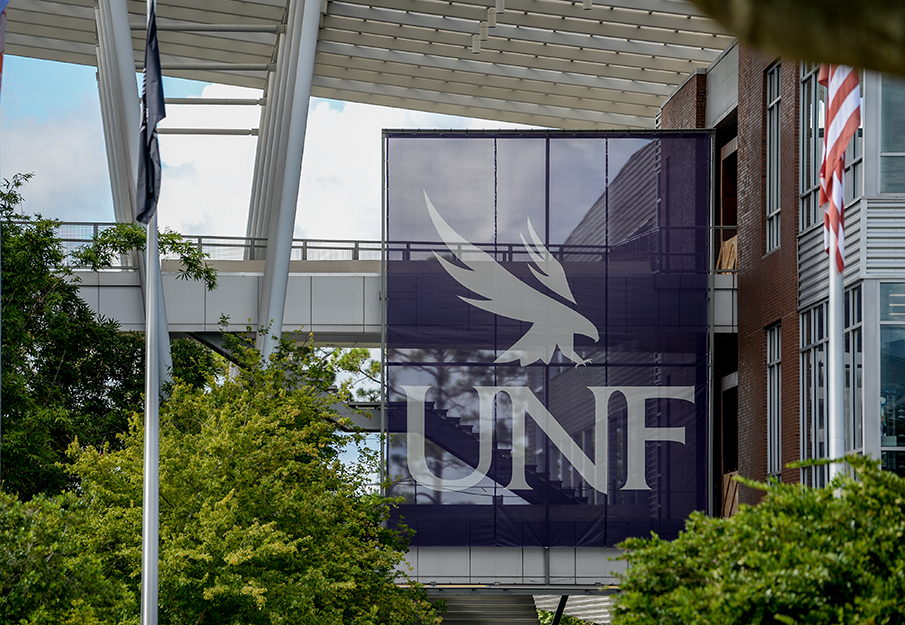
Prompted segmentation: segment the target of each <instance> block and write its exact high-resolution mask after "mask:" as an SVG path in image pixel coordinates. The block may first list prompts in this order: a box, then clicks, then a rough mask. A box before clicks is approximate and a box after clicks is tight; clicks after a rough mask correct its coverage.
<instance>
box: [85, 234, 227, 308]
mask: <svg viewBox="0 0 905 625" xmlns="http://www.w3.org/2000/svg"><path fill="white" fill-rule="evenodd" d="M146 241H147V232H146V231H145V229H144V228H142V227H141V226H139V225H138V224H136V223H118V224H114V225H113V226H111V227H110V228H106V229H104V230H103V231H102V232H100V233H99V234H97V235H95V236H94V237H93V238H92V241H91V243H89V244H88V245H84V246H81V247H79V248H78V249H77V250H75V251H74V252H73V253H72V258H73V259H74V260H75V262H76V263H77V264H78V265H79V266H81V267H86V268H88V269H92V270H94V271H97V270H99V269H105V268H107V267H111V266H112V265H113V261H114V259H116V258H117V257H118V256H121V255H123V254H126V253H128V252H131V251H134V250H137V251H144V249H145V243H146ZM157 243H158V247H159V249H160V251H161V252H162V253H163V254H165V255H170V256H175V257H177V258H178V259H179V261H180V262H181V263H182V271H180V273H179V278H180V279H183V280H189V279H191V280H201V281H203V282H204V285H205V286H206V287H207V289H208V290H209V291H210V290H213V289H214V288H216V286H217V271H216V270H215V269H214V268H213V267H211V266H210V265H209V264H208V263H207V262H205V261H206V259H207V258H209V257H210V256H209V255H208V254H205V253H204V252H202V251H201V249H200V248H198V246H196V245H194V244H193V243H192V242H191V241H186V240H185V239H184V238H183V237H182V235H181V234H179V233H178V232H173V231H172V230H169V229H168V230H165V231H164V232H161V233H160V234H159V236H158V239H157Z"/></svg>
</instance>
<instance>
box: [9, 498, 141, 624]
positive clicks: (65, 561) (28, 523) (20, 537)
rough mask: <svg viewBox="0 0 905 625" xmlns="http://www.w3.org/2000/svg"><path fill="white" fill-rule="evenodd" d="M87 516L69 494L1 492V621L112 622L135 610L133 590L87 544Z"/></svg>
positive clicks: (81, 502)
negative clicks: (26, 496) (19, 496)
mask: <svg viewBox="0 0 905 625" xmlns="http://www.w3.org/2000/svg"><path fill="white" fill-rule="evenodd" d="M89 514H90V510H89V509H88V506H87V502H86V501H85V500H81V499H79V498H77V497H76V496H75V495H73V494H71V493H67V494H64V495H61V496H58V497H56V498H54V499H48V498H46V497H43V496H37V497H35V498H33V499H32V500H30V501H27V502H23V501H20V500H19V499H17V498H16V497H15V496H14V495H8V494H6V493H3V494H0V623H30V624H38V623H41V624H46V625H59V624H71V625H100V624H101V623H105V624H106V623H110V624H111V625H112V624H118V623H124V622H128V621H129V620H132V619H131V615H132V614H137V610H138V606H137V604H135V603H134V601H132V594H131V593H130V592H129V589H128V588H127V587H126V586H124V585H123V584H122V583H117V582H115V581H113V580H111V579H110V578H109V577H108V576H107V575H106V574H105V572H104V565H103V562H102V560H101V558H100V557H99V556H98V555H97V554H96V553H94V552H92V551H90V550H89V549H87V548H86V547H87V541H86V536H87V533H86V531H85V530H86V523H87V521H88V517H89ZM130 601H132V603H131V604H130Z"/></svg>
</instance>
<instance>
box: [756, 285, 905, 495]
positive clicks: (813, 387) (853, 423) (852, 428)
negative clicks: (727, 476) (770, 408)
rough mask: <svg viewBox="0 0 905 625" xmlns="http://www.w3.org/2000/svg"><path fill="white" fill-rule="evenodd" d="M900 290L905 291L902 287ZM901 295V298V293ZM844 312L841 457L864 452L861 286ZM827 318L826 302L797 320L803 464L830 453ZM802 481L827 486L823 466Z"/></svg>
mask: <svg viewBox="0 0 905 625" xmlns="http://www.w3.org/2000/svg"><path fill="white" fill-rule="evenodd" d="M902 286H903V287H905V285H902ZM902 292H903V294H905V288H903V291H902ZM903 304H905V299H903ZM844 307H845V312H844V315H845V317H844V324H845V336H844V338H843V341H844V363H843V365H844V376H845V381H844V384H845V393H844V395H845V398H844V401H845V407H844V411H845V453H847V454H850V453H863V452H864V408H863V406H864V392H863V388H864V351H863V345H862V301H861V287H860V286H858V287H855V288H853V289H850V290H848V291H846V292H845V295H844ZM828 314H829V313H828V309H827V303H826V302H823V303H821V304H819V305H817V306H815V307H814V308H811V309H810V310H807V311H805V312H804V313H803V314H802V315H801V457H802V459H804V460H807V459H816V458H826V457H827V451H828V450H827V436H828V433H829V432H828V430H827V428H828V424H827V410H828V406H827V367H828V362H827V354H828V351H827V350H828V347H829V336H828V334H827V326H828V323H829V317H828ZM902 323H903V324H905V308H903V319H902ZM902 331H903V335H905V325H903V326H902ZM903 352H905V350H903ZM881 402H882V400H881ZM903 406H905V394H903ZM902 425H903V429H902V434H903V438H902V441H903V447H905V420H903V422H902ZM903 452H905V450H903ZM768 453H769V452H768ZM902 462H903V463H905V453H903V457H902ZM801 480H802V482H803V483H805V484H807V485H809V486H826V481H827V474H826V467H808V468H805V469H803V471H802V478H801Z"/></svg>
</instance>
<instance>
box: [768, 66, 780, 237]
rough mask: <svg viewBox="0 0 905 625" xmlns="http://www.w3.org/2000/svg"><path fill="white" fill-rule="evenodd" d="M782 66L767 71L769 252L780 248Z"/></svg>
mask: <svg viewBox="0 0 905 625" xmlns="http://www.w3.org/2000/svg"><path fill="white" fill-rule="evenodd" d="M780 67H781V66H780V65H774V66H773V67H771V68H770V69H768V70H767V159H766V164H767V197H766V214H767V233H766V234H767V250H766V251H767V252H771V251H773V250H775V249H776V248H777V247H779V230H780V228H779V204H780V201H779V198H780V194H779V172H780V163H779V156H780V149H779V85H780Z"/></svg>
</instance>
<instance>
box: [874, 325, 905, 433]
mask: <svg viewBox="0 0 905 625" xmlns="http://www.w3.org/2000/svg"><path fill="white" fill-rule="evenodd" d="M880 445H881V446H882V447H905V326H898V325H895V326H894V325H884V326H880Z"/></svg>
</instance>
